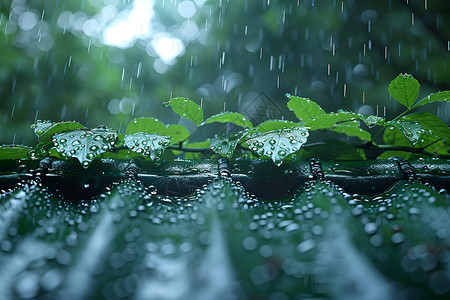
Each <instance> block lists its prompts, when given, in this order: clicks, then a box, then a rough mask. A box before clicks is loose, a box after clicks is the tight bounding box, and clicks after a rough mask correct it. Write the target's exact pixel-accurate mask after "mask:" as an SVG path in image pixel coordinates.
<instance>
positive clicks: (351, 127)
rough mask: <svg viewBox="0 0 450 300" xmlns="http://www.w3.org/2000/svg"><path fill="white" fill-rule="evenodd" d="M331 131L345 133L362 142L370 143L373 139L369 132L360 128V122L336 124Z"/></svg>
mask: <svg viewBox="0 0 450 300" xmlns="http://www.w3.org/2000/svg"><path fill="white" fill-rule="evenodd" d="M330 130H331V131H334V132H337V133H343V134H345V135H347V136H356V137H358V138H359V139H361V140H362V141H370V140H371V138H372V137H371V135H370V133H369V132H367V131H366V130H364V129H362V128H360V127H359V126H358V121H350V122H345V123H341V124H336V125H335V126H334V127H332V128H331V129H330Z"/></svg>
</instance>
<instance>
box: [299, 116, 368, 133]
mask: <svg viewBox="0 0 450 300" xmlns="http://www.w3.org/2000/svg"><path fill="white" fill-rule="evenodd" d="M359 118H360V116H359V115H358V114H355V113H351V112H337V113H329V114H324V115H321V116H320V117H318V118H313V119H310V120H307V121H306V122H305V127H308V128H310V130H319V129H328V128H331V127H333V126H335V125H336V124H338V123H341V122H346V121H353V120H358V119H359Z"/></svg>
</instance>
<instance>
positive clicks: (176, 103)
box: [0, 74, 450, 168]
mask: <svg viewBox="0 0 450 300" xmlns="http://www.w3.org/2000/svg"><path fill="white" fill-rule="evenodd" d="M419 88H420V85H419V82H418V81H417V80H416V79H415V78H413V76H411V75H409V74H400V75H399V76H397V77H396V78H395V79H394V80H392V81H391V83H390V85H389V88H388V89H389V93H390V95H391V97H392V98H393V99H394V100H395V101H397V102H399V103H400V104H402V105H403V106H405V107H406V110H405V111H404V112H402V113H401V114H400V115H398V116H397V117H395V118H394V119H392V120H386V119H385V118H383V117H380V116H373V115H363V114H358V113H354V112H349V111H338V112H331V113H327V112H325V110H324V109H323V108H321V107H320V106H319V105H318V104H317V103H316V102H314V101H313V100H311V99H308V98H303V97H298V96H292V95H289V94H287V95H286V97H287V98H288V99H289V101H288V103H287V107H288V108H289V109H290V110H291V111H292V112H293V113H294V114H295V116H296V117H297V119H298V121H297V122H292V121H286V120H267V121H265V122H263V123H261V124H258V125H257V126H256V127H254V126H253V125H254V124H252V123H251V122H250V121H249V119H248V118H247V117H246V116H244V115H242V114H239V113H236V112H222V113H220V114H217V115H214V116H211V117H209V118H207V119H206V120H205V119H204V114H203V110H202V108H201V107H200V106H199V105H198V104H196V103H195V102H193V101H191V100H189V99H187V98H173V99H170V100H169V101H168V102H167V103H165V106H166V107H170V108H172V110H173V111H174V112H175V113H177V114H178V115H179V116H180V117H181V118H185V119H188V120H190V121H192V122H193V123H194V124H195V126H196V127H195V130H194V131H192V132H189V131H188V129H187V128H186V127H184V126H182V125H176V124H169V125H166V124H164V123H163V122H161V121H159V120H158V119H156V118H151V117H144V118H137V119H134V120H132V121H131V122H130V123H129V124H128V126H127V128H126V134H125V135H122V134H120V133H118V132H117V131H116V130H114V129H111V128H107V127H104V126H101V127H98V128H92V129H91V128H86V127H85V126H83V125H82V124H80V123H77V122H51V121H40V120H38V121H36V123H34V124H32V125H31V128H32V129H33V130H34V132H35V134H36V136H37V137H38V143H37V145H36V146H34V147H28V146H22V145H20V146H19V145H4V146H1V147H0V159H41V158H44V157H48V156H54V157H56V158H60V159H72V158H75V159H77V160H78V161H79V162H80V163H81V165H82V166H83V167H84V168H87V167H89V165H90V163H91V162H92V161H93V160H94V159H95V158H108V157H109V158H116V159H129V158H135V157H140V158H142V159H147V158H148V159H151V160H153V161H155V162H156V163H158V162H160V161H161V159H172V158H175V157H176V155H179V154H182V153H184V154H185V158H199V157H201V156H205V155H208V156H210V157H211V156H226V157H228V158H232V157H250V158H253V157H258V156H261V157H268V158H270V159H272V160H273V162H274V163H275V164H277V165H281V164H282V162H283V160H285V159H289V158H299V159H306V158H310V157H312V156H315V157H319V158H322V159H336V160H338V159H357V160H361V159H366V152H370V151H376V152H377V153H378V154H377V157H378V158H380V159H386V158H389V157H391V156H400V157H404V158H408V159H409V158H414V157H417V156H419V157H422V156H431V157H443V158H449V157H450V155H449V150H450V144H449V141H450V129H449V127H448V125H447V124H446V123H445V122H444V121H442V120H441V119H440V118H439V117H437V116H435V115H433V114H431V113H428V112H413V113H411V111H412V110H414V109H415V108H418V107H420V106H423V105H426V104H429V103H433V102H438V101H447V99H448V98H449V97H450V91H442V92H437V93H433V94H430V95H428V96H427V97H425V98H423V99H420V100H418V95H419ZM211 123H223V124H226V123H231V124H234V125H235V127H236V128H240V130H238V131H237V132H235V133H233V134H224V135H215V136H211V137H209V138H208V139H206V140H205V141H203V142H199V143H189V138H190V137H191V136H192V135H193V133H194V132H195V131H197V130H198V129H199V128H200V127H202V126H205V125H207V124H211ZM363 124H364V125H365V126H366V127H367V128H368V129H372V128H374V127H375V126H378V127H379V128H380V129H379V130H378V131H376V132H375V133H374V134H371V133H370V132H369V131H368V130H366V129H364V125H363ZM314 131H328V132H333V133H339V134H344V135H346V136H348V137H356V138H358V139H359V141H360V142H359V143H356V144H350V143H346V142H343V141H341V140H338V139H329V138H328V139H326V140H323V141H321V142H316V143H309V144H308V143H307V141H308V137H309V136H310V133H311V132H314ZM380 134H383V135H382V140H383V143H384V144H378V143H376V142H375V138H376V137H377V136H378V135H380Z"/></svg>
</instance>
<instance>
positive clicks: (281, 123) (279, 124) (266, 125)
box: [255, 120, 303, 132]
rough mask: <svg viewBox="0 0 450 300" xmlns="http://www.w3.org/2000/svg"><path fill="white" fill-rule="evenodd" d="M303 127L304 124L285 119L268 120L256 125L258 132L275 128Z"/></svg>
mask: <svg viewBox="0 0 450 300" xmlns="http://www.w3.org/2000/svg"><path fill="white" fill-rule="evenodd" d="M291 127H303V125H301V124H299V123H295V122H291V121H285V120H268V121H265V122H263V123H261V124H259V125H258V126H256V127H255V130H256V131H258V132H267V131H271V130H275V129H283V128H291Z"/></svg>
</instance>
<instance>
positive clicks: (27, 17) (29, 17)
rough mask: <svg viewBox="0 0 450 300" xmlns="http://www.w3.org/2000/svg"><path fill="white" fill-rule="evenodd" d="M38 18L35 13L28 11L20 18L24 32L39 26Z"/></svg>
mask: <svg viewBox="0 0 450 300" xmlns="http://www.w3.org/2000/svg"><path fill="white" fill-rule="evenodd" d="M37 21H38V20H37V16H36V14H35V13H34V12H31V11H26V12H24V13H23V14H21V15H20V17H19V27H20V29H22V30H31V29H33V28H34V26H36V24H37Z"/></svg>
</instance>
